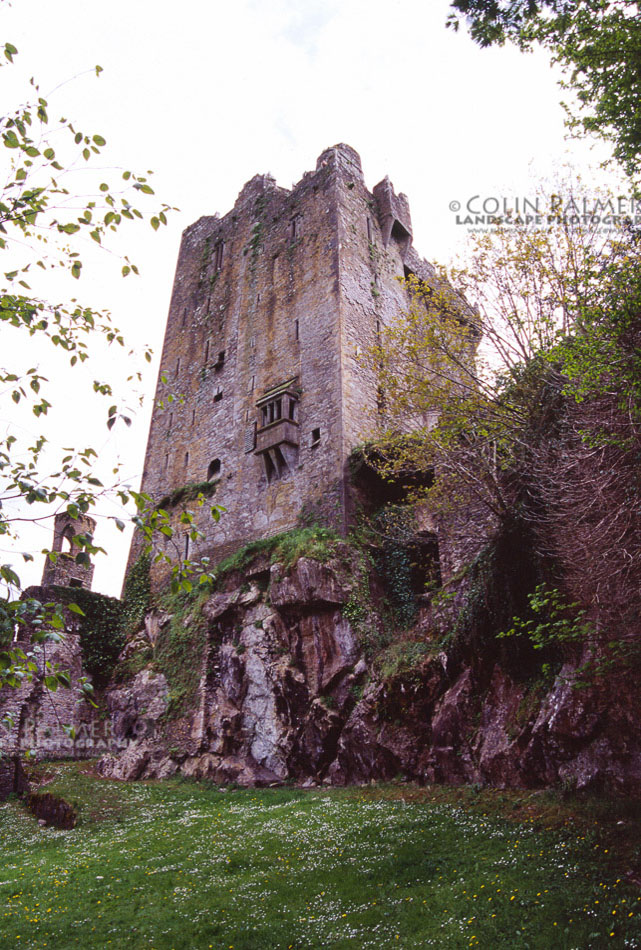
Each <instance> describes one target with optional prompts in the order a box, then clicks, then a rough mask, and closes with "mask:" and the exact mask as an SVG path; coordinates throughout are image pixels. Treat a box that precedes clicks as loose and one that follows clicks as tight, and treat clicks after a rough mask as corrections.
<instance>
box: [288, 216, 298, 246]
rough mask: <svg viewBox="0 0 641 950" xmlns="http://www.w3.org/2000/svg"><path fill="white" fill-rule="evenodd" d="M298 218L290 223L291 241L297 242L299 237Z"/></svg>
mask: <svg viewBox="0 0 641 950" xmlns="http://www.w3.org/2000/svg"><path fill="white" fill-rule="evenodd" d="M298 230H299V228H298V218H292V220H291V221H290V222H289V240H290V241H295V240H296V238H297V237H298Z"/></svg>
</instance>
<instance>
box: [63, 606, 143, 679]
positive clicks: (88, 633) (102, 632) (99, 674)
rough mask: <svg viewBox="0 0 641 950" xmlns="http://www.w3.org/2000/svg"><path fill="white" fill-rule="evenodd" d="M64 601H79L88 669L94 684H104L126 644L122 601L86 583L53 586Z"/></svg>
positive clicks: (79, 622) (78, 618)
mask: <svg viewBox="0 0 641 950" xmlns="http://www.w3.org/2000/svg"><path fill="white" fill-rule="evenodd" d="M52 589H53V590H54V591H55V596H56V599H57V600H59V601H60V603H62V604H71V603H73V604H77V605H78V607H80V609H81V610H82V613H83V616H80V615H76V614H74V622H77V629H78V633H79V636H80V647H81V650H82V663H83V668H84V672H85V673H86V674H87V675H88V676H90V677H91V679H92V681H93V683H94V685H97V686H104V685H105V684H106V682H107V680H108V679H109V677H110V676H111V673H112V671H113V668H114V667H115V665H116V662H117V660H118V655H119V654H120V651H121V650H122V648H123V646H124V645H125V635H124V631H123V623H122V604H121V602H120V601H119V600H117V599H116V598H115V597H106V596H105V595H104V594H97V593H95V592H94V591H91V590H85V589H84V588H82V587H72V588H71V587H53V588H52Z"/></svg>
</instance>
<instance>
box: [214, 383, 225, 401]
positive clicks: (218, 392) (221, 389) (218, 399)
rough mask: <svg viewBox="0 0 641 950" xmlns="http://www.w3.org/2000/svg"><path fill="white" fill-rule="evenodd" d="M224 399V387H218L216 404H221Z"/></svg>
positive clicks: (215, 397) (215, 395)
mask: <svg viewBox="0 0 641 950" xmlns="http://www.w3.org/2000/svg"><path fill="white" fill-rule="evenodd" d="M222 398H223V388H222V386H217V387H216V392H215V393H214V402H220V400H221V399H222Z"/></svg>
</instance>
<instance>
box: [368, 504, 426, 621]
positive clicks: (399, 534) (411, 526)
mask: <svg viewBox="0 0 641 950" xmlns="http://www.w3.org/2000/svg"><path fill="white" fill-rule="evenodd" d="M372 520H373V524H374V528H375V530H376V531H377V533H378V535H379V538H380V551H379V554H378V555H377V559H376V560H377V567H378V570H379V573H380V574H381V576H382V578H383V580H384V582H385V584H386V586H387V591H388V596H389V601H390V606H391V608H392V612H393V614H394V617H395V619H396V621H397V623H398V624H399V625H400V626H401V627H410V626H411V625H412V624H413V623H414V621H415V620H416V612H417V605H416V598H415V595H414V586H413V583H412V567H413V563H412V554H411V545H412V538H413V535H414V530H415V515H414V508H413V507H412V506H410V505H385V507H384V508H382V509H381V510H380V511H379V512H377V514H376V515H375V516H374V518H373V519H372Z"/></svg>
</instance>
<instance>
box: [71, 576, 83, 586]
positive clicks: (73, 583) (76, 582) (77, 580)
mask: <svg viewBox="0 0 641 950" xmlns="http://www.w3.org/2000/svg"><path fill="white" fill-rule="evenodd" d="M69 587H82V581H81V580H80V578H78V577H72V578H70V580H69Z"/></svg>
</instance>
